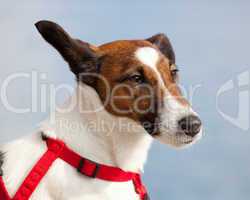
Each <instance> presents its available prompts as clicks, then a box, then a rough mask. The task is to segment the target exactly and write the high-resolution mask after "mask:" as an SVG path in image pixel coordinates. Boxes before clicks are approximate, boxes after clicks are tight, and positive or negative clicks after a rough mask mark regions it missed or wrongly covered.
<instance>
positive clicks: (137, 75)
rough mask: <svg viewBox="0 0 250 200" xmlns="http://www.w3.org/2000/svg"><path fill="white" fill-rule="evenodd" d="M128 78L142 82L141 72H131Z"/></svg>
mask: <svg viewBox="0 0 250 200" xmlns="http://www.w3.org/2000/svg"><path fill="white" fill-rule="evenodd" d="M128 80H130V81H133V82H136V83H138V84H141V83H143V82H144V77H143V76H142V75H141V74H133V75H131V76H129V77H128Z"/></svg>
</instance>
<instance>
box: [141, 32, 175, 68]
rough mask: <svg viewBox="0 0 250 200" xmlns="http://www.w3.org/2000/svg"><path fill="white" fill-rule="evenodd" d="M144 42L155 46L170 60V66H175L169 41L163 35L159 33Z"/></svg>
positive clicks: (173, 54)
mask: <svg viewBox="0 0 250 200" xmlns="http://www.w3.org/2000/svg"><path fill="white" fill-rule="evenodd" d="M146 40H147V41H149V42H151V43H152V44H154V45H156V46H157V47H158V48H159V49H160V51H161V52H162V53H163V54H164V55H165V56H166V57H167V58H168V59H169V60H170V64H175V53H174V49H173V47H172V45H171V43H170V40H169V39H168V37H167V36H166V35H165V34H163V33H159V34H156V35H154V36H152V37H150V38H148V39H146Z"/></svg>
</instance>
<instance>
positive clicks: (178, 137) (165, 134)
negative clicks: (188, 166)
mask: <svg viewBox="0 0 250 200" xmlns="http://www.w3.org/2000/svg"><path fill="white" fill-rule="evenodd" d="M201 137H202V130H201V131H200V132H199V133H198V134H197V135H196V136H194V137H190V136H187V135H186V134H185V133H183V132H173V131H172V132H170V131H167V130H164V131H161V132H160V133H158V134H157V135H155V136H154V138H155V139H156V140H158V141H159V142H161V143H163V144H167V145H169V146H170V147H173V148H175V149H183V148H188V147H190V146H192V145H193V144H195V143H196V142H197V141H199V140H200V139H201Z"/></svg>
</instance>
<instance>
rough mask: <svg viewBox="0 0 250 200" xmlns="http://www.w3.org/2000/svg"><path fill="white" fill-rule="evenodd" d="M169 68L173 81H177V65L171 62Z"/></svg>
mask: <svg viewBox="0 0 250 200" xmlns="http://www.w3.org/2000/svg"><path fill="white" fill-rule="evenodd" d="M170 70H171V76H172V77H173V79H174V81H178V72H179V69H178V67H177V65H175V64H172V65H171V66H170Z"/></svg>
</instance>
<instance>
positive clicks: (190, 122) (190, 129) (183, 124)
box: [178, 115, 201, 137]
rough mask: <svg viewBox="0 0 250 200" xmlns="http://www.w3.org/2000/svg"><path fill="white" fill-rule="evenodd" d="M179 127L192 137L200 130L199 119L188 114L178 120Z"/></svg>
mask: <svg viewBox="0 0 250 200" xmlns="http://www.w3.org/2000/svg"><path fill="white" fill-rule="evenodd" d="M178 125H179V128H180V129H181V130H182V131H184V132H185V134H186V135H188V136H191V137H194V136H195V135H197V134H198V133H199V132H200V130H201V120H200V119H199V117H197V116H195V115H189V116H186V117H184V118H182V119H181V120H180V121H179V122H178Z"/></svg>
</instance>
